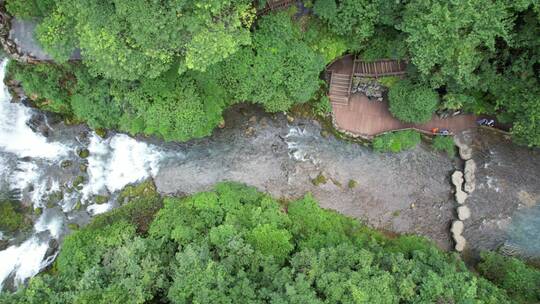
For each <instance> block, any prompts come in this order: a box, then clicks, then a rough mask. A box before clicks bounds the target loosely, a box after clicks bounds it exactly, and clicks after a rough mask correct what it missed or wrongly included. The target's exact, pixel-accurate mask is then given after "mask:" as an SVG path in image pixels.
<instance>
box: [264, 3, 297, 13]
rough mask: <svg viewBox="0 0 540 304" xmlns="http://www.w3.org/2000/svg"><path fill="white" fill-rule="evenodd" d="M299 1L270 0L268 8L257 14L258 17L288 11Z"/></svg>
mask: <svg viewBox="0 0 540 304" xmlns="http://www.w3.org/2000/svg"><path fill="white" fill-rule="evenodd" d="M296 1H297V0H268V1H266V6H265V7H264V8H263V9H261V10H259V11H258V12H257V15H258V16H261V15H264V14H267V13H269V12H271V11H277V10H282V9H287V8H288V7H289V6H291V5H293V4H295V3H296Z"/></svg>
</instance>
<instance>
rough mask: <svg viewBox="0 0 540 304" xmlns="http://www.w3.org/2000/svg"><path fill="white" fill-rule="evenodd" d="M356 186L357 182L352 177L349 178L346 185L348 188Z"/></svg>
mask: <svg viewBox="0 0 540 304" xmlns="http://www.w3.org/2000/svg"><path fill="white" fill-rule="evenodd" d="M356 186H358V182H357V181H355V180H354V179H351V180H349V182H348V183H347V187H349V189H354V188H356Z"/></svg>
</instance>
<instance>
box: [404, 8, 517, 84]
mask: <svg viewBox="0 0 540 304" xmlns="http://www.w3.org/2000/svg"><path fill="white" fill-rule="evenodd" d="M403 15H404V16H403V21H402V23H401V24H400V25H399V26H398V28H399V29H400V30H401V31H403V32H404V33H406V34H407V38H406V42H407V46H408V49H409V52H410V54H411V61H412V63H413V64H414V65H415V66H416V68H417V69H418V71H419V73H420V76H421V78H422V79H423V80H424V81H425V82H426V83H429V84H430V85H431V86H432V87H433V88H438V87H440V86H442V85H445V84H446V85H448V86H451V87H456V88H462V89H467V88H474V87H475V85H476V84H477V83H478V76H477V75H476V74H475V73H474V71H475V70H476V69H477V68H478V66H479V65H480V63H481V62H482V59H483V58H485V56H486V55H487V54H488V52H489V51H494V49H495V42H496V39H498V38H502V39H505V40H509V39H510V37H509V33H508V32H509V22H508V20H509V16H508V13H507V11H506V9H505V5H503V3H501V2H500V1H485V0H473V1H445V0H432V1H423V0H413V1H410V2H409V3H407V4H406V6H405V11H404V13H403Z"/></svg>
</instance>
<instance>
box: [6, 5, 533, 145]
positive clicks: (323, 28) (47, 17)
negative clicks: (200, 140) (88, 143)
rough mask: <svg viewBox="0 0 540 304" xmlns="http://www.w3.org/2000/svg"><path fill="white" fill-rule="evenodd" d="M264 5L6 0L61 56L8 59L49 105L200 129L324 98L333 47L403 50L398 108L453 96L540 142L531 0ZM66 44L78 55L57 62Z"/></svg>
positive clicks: (185, 131) (162, 128) (150, 127)
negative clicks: (46, 60) (267, 9)
mask: <svg viewBox="0 0 540 304" xmlns="http://www.w3.org/2000/svg"><path fill="white" fill-rule="evenodd" d="M262 4H264V1H262V2H261V3H259V4H258V5H255V4H253V3H252V2H251V1H248V0H212V1H184V0H164V1H148V0H46V1H42V0H7V1H6V7H7V9H8V11H9V12H11V13H12V14H13V15H15V16H18V17H20V18H33V17H37V18H40V20H41V21H40V24H39V26H38V28H37V30H36V36H37V38H38V40H39V41H40V43H41V44H42V45H43V47H44V49H45V50H46V51H47V52H49V53H50V54H51V55H52V56H53V57H54V59H55V60H56V62H58V63H60V65H37V66H36V65H33V66H22V65H18V64H13V65H12V66H11V69H10V70H11V71H12V73H13V74H14V76H15V78H16V79H18V80H21V81H22V83H23V86H24V88H25V90H26V91H27V92H28V93H29V95H34V97H35V98H36V99H39V100H38V104H41V105H43V106H44V107H45V108H47V109H49V110H52V111H57V112H61V113H65V114H70V115H73V116H75V117H76V118H78V119H80V120H83V121H87V122H88V123H89V124H90V125H91V126H92V127H96V128H97V127H100V128H115V129H120V130H124V131H127V132H130V133H133V134H134V133H143V134H152V135H158V136H160V137H162V138H164V139H166V140H181V141H183V140H188V139H190V138H194V137H201V136H206V135H208V134H210V133H211V132H212V130H213V128H214V127H215V126H217V125H218V124H219V123H220V122H221V120H222V112H223V110H224V109H226V108H227V107H229V106H230V105H232V104H234V103H238V102H252V103H256V104H260V105H262V106H263V107H264V108H265V109H266V110H268V111H270V112H276V111H285V110H287V109H289V108H290V107H291V106H292V105H295V104H299V103H306V102H309V101H312V102H313V103H315V104H316V105H318V103H327V102H328V101H327V99H319V98H317V96H321V95H322V94H317V93H318V92H319V91H320V90H324V83H323V82H322V81H321V80H320V79H321V77H320V76H321V72H322V71H323V70H324V66H325V63H328V62H330V61H331V60H332V59H335V58H337V57H338V56H340V55H342V54H345V53H357V54H359V55H360V56H362V58H364V59H366V60H371V59H377V58H396V59H406V60H407V61H408V62H409V65H408V79H407V80H404V81H403V83H398V84H396V85H395V86H393V87H392V88H391V90H390V94H389V95H390V96H389V97H390V105H391V110H392V113H393V114H394V115H395V116H396V117H397V118H399V119H402V120H404V121H412V122H422V121H425V120H426V119H428V118H429V116H430V114H431V113H433V111H434V110H435V109H437V108H442V109H463V110H465V111H466V112H472V113H476V114H485V115H492V116H495V117H497V119H498V120H499V121H500V122H501V123H503V124H508V125H511V126H512V127H511V131H512V134H513V135H514V138H515V140H516V142H518V143H521V144H525V145H529V146H540V72H539V70H540V4H539V2H538V1H536V0H519V1H513V0H455V1H447V0H403V1H399V0H398V1H387V0H314V1H304V4H305V6H306V7H308V8H309V9H310V11H309V13H305V11H304V12H302V13H298V12H297V11H296V7H292V8H291V9H289V11H287V12H281V13H269V14H266V15H264V16H259V17H257V14H256V10H257V8H259V7H260V6H261V5H262ZM76 48H80V49H81V51H82V56H83V60H82V64H76V63H67V60H68V58H69V55H70V54H71V53H72V52H73V50H74V49H76ZM318 107H325V108H327V107H328V106H327V105H322V106H321V105H318Z"/></svg>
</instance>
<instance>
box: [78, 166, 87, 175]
mask: <svg viewBox="0 0 540 304" xmlns="http://www.w3.org/2000/svg"><path fill="white" fill-rule="evenodd" d="M79 170H81V172H83V173H86V171H87V170H88V165H86V164H81V165H79Z"/></svg>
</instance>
